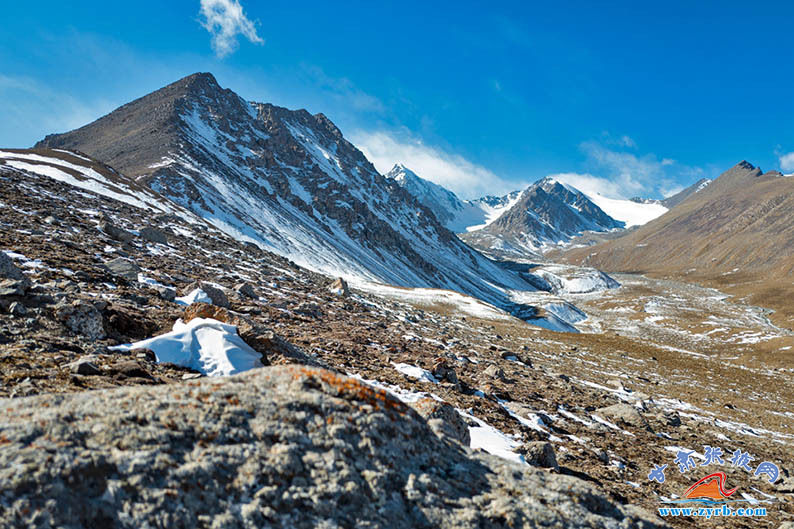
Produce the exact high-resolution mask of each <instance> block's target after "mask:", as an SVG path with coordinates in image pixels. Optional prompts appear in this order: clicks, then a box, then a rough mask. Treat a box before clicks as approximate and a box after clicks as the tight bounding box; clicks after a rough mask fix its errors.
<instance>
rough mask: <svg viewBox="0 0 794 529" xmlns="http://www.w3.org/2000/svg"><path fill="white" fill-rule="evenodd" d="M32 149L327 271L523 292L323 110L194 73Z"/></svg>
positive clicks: (490, 293)
mask: <svg viewBox="0 0 794 529" xmlns="http://www.w3.org/2000/svg"><path fill="white" fill-rule="evenodd" d="M37 147H50V148H65V149H73V150H79V151H83V152H85V153H87V154H89V155H91V156H93V157H94V158H97V159H99V160H101V161H103V162H105V163H107V164H109V165H111V166H113V167H115V168H116V169H118V170H119V171H121V172H122V173H124V174H126V175H127V176H129V177H132V178H134V179H135V180H136V181H138V182H140V183H144V184H146V185H148V186H149V187H150V188H151V189H153V190H155V191H158V192H160V193H161V194H162V195H164V196H166V197H168V198H170V199H171V200H174V201H175V202H177V203H178V204H180V205H182V206H184V207H186V208H188V209H190V210H191V211H193V212H194V213H196V214H197V215H199V216H201V217H203V218H205V219H207V220H208V221H210V222H211V223H213V224H214V225H215V226H217V227H219V228H220V229H222V230H224V231H225V232H227V233H229V234H232V235H234V236H235V237H237V238H239V239H242V240H248V241H251V242H254V243H256V244H259V245H261V246H263V247H264V248H267V249H270V250H272V251H275V252H276V253H279V254H281V255H284V256H286V257H288V258H290V259H292V260H294V261H295V262H297V263H298V264H301V265H304V266H307V267H309V268H312V269H314V270H318V271H322V272H325V273H329V274H335V275H348V276H352V277H359V278H363V279H370V280H379V281H386V282H389V283H393V284H397V285H411V286H432V287H441V288H451V289H455V290H459V291H462V292H466V293H469V294H472V295H475V296H477V297H480V298H482V299H486V300H488V301H492V302H500V301H502V300H501V298H500V296H501V294H499V293H498V290H497V289H495V288H494V287H493V286H492V284H496V285H504V286H509V287H511V288H519V289H521V288H528V285H527V284H526V283H525V282H523V280H521V279H520V278H519V277H518V276H517V275H514V274H512V273H509V272H506V271H504V270H502V269H500V268H499V267H498V266H496V265H495V264H494V263H492V262H490V261H489V260H487V259H485V258H483V257H482V256H480V255H479V254H478V253H477V252H474V251H473V250H471V249H470V248H469V247H467V246H466V245H465V244H463V243H462V242H461V241H460V240H458V239H457V237H455V236H454V234H453V233H451V232H450V231H448V230H447V229H446V228H444V226H442V225H441V224H440V223H439V222H438V220H436V218H435V217H434V215H432V214H431V213H430V211H429V210H427V209H426V208H425V207H424V206H422V205H421V204H420V203H419V202H417V200H416V199H415V198H414V197H413V196H411V195H410V194H409V193H407V192H406V191H404V190H403V189H401V188H400V187H399V186H398V185H397V184H395V183H394V181H392V180H390V179H386V178H384V177H383V176H381V175H380V174H378V172H377V171H376V170H375V168H374V167H373V166H372V164H371V163H370V162H369V161H368V160H367V159H366V158H365V157H364V155H363V154H362V153H361V152H360V151H359V150H358V149H356V148H355V146H353V145H352V144H351V143H350V142H348V141H347V140H346V139H345V138H344V137H343V136H342V133H341V132H340V131H339V129H338V128H336V126H335V125H334V124H333V123H332V122H331V121H330V120H328V118H326V117H325V116H324V115H322V114H315V115H312V114H309V113H308V112H306V111H305V110H297V111H292V110H288V109H285V108H281V107H277V106H273V105H270V104H265V103H249V102H246V101H245V100H243V99H242V98H240V97H239V96H237V95H236V94H235V93H234V92H232V91H231V90H228V89H222V88H221V87H220V86H218V84H217V82H216V81H215V79H214V77H213V76H212V75H211V74H206V73H203V74H194V75H191V76H189V77H186V78H184V79H181V80H179V81H177V82H175V83H173V84H171V85H168V86H166V87H164V88H162V89H160V90H158V91H156V92H153V93H151V94H149V95H146V96H144V97H142V98H140V99H137V100H135V101H133V102H131V103H128V104H126V105H124V106H122V107H120V108H119V109H117V110H115V111H114V112H112V113H111V114H109V115H107V116H104V117H103V118H100V119H99V120H97V121H95V122H93V123H91V124H89V125H86V126H84V127H82V128H80V129H78V130H75V131H72V132H69V133H66V134H57V135H51V136H47V137H46V138H45V139H44V140H43V141H41V142H39V144H37Z"/></svg>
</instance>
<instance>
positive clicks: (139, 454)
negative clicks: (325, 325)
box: [0, 366, 666, 529]
mask: <svg viewBox="0 0 794 529" xmlns="http://www.w3.org/2000/svg"><path fill="white" fill-rule="evenodd" d="M0 408H2V410H3V414H2V415H0V430H1V431H2V432H3V435H2V443H3V445H2V450H0V498H3V500H2V503H0V510H2V516H0V527H1V528H6V527H8V528H10V527H19V526H37V527H129V528H133V527H174V528H177V527H179V528H181V527H284V528H286V527H290V528H292V527H299V528H303V527H324V528H331V527H373V528H392V527H441V528H452V527H454V528H475V527H477V528H479V527H508V526H509V527H571V528H604V529H618V528H622V529H628V528H635V527H641V528H644V529H653V528H659V527H666V526H665V525H664V524H662V523H661V522H657V521H654V518H653V517H652V515H651V514H649V513H647V512H645V511H642V510H640V509H638V508H635V507H632V506H625V505H619V504H617V503H614V502H612V501H611V500H609V499H608V497H607V496H606V494H604V493H603V492H601V491H600V490H598V489H596V488H595V487H594V486H593V485H591V484H589V483H586V482H585V481H582V480H579V479H577V478H573V477H570V476H562V475H556V474H550V473H547V472H544V471H541V470H537V469H533V468H531V467H529V466H525V465H518V464H516V463H511V462H509V461H506V460H503V459H499V458H496V457H494V456H489V455H484V454H479V453H477V454H475V453H473V452H472V451H471V450H469V449H467V448H464V447H462V446H460V445H458V444H456V443H450V442H447V441H445V440H443V439H440V438H439V437H437V436H436V435H435V434H434V433H433V432H432V431H431V430H430V428H428V426H427V423H426V422H425V421H424V420H423V419H422V418H421V417H420V416H419V415H418V414H417V413H416V412H414V411H413V410H412V409H411V408H409V407H408V406H406V405H404V404H403V403H401V402H399V401H397V400H395V399H394V398H392V397H391V396H390V395H389V394H387V393H385V392H383V391H380V390H375V389H373V388H371V387H370V386H367V385H364V384H363V383H361V382H359V381H357V380H355V379H351V378H347V377H343V376H338V375H336V374H333V373H331V372H328V371H324V370H320V369H313V368H309V367H306V366H280V367H270V368H262V369H257V370H254V371H251V372H249V373H246V374H243V375H239V376H234V377H228V378H224V379H220V380H219V379H211V380H210V379H199V380H190V381H186V382H183V383H181V384H173V385H168V386H161V387H129V388H122V389H118V390H111V391H96V392H84V393H77V394H71V395H42V396H36V397H28V398H21V399H3V400H0ZM31 446H35V447H36V449H35V450H34V449H31V448H30V447H31Z"/></svg>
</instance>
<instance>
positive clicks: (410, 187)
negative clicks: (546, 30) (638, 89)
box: [0, 74, 794, 529]
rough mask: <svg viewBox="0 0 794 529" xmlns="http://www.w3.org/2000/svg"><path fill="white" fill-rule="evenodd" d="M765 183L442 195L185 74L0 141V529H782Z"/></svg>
mask: <svg viewBox="0 0 794 529" xmlns="http://www.w3.org/2000/svg"><path fill="white" fill-rule="evenodd" d="M427 176H430V175H427ZM792 182H794V179H790V178H785V177H783V176H782V175H780V174H773V173H762V172H761V170H760V169H758V168H755V167H754V166H752V165H750V164H749V163H747V162H742V163H740V164H738V165H737V166H736V167H734V168H733V169H731V170H730V171H728V172H726V173H724V174H723V175H722V176H720V177H719V178H717V179H715V180H714V181H712V182H708V181H705V180H703V181H699V182H696V183H695V184H693V185H692V186H690V187H688V188H687V189H684V190H683V191H682V192H681V193H679V194H678V195H675V196H673V197H670V198H669V199H667V200H665V201H656V202H654V201H642V200H636V201H631V200H617V199H610V198H606V197H601V196H591V195H588V194H585V193H582V192H580V191H578V190H577V189H575V188H574V187H571V186H569V185H567V184H563V183H562V182H560V181H558V180H556V179H554V178H544V179H541V180H539V181H537V182H535V183H534V184H532V185H531V186H529V187H528V188H526V189H523V190H518V191H515V192H513V193H510V194H508V195H505V196H501V197H484V198H480V199H476V200H461V199H459V198H458V197H457V196H456V195H455V194H454V193H452V192H451V191H448V190H447V189H445V188H443V187H441V186H439V185H437V184H434V183H433V182H431V181H430V180H425V179H424V178H422V177H420V176H419V175H417V174H416V173H414V172H413V171H411V170H410V169H409V168H408V167H406V166H405V165H402V164H401V163H397V164H396V165H395V166H394V168H393V169H392V170H391V171H390V172H388V173H387V174H385V175H381V174H379V173H378V171H377V170H376V169H375V167H374V166H373V165H372V164H371V163H370V161H369V160H367V158H366V157H365V156H364V155H363V154H362V152H361V151H359V150H358V149H357V148H356V147H355V146H354V145H353V144H352V143H350V142H348V141H347V140H346V139H345V138H344V136H343V135H342V132H341V131H340V130H339V129H338V128H337V127H336V126H335V125H334V124H333V123H332V122H331V121H330V120H329V119H328V118H327V117H326V116H324V115H323V114H310V113H309V112H307V111H305V110H296V111H295V110H288V109H285V108H281V107H277V106H274V105H271V104H267V103H250V102H247V101H245V100H243V99H242V98H240V97H239V96H237V95H236V94H235V93H234V92H232V91H231V90H228V89H223V88H221V87H220V86H219V85H218V84H217V82H216V81H215V78H214V77H213V76H212V75H211V74H194V75H191V76H188V77H186V78H184V79H181V80H179V81H177V82H175V83H173V84H170V85H168V86H166V87H164V88H162V89H160V90H157V91H155V92H153V93H151V94H148V95H146V96H144V97H142V98H140V99H137V100H135V101H133V102H131V103H128V104H126V105H124V106H122V107H120V108H118V109H116V110H115V111H113V112H111V113H110V114H108V115H107V116H104V117H102V118H100V119H99V120H97V121H95V122H93V123H91V124H88V125H86V126H84V127H81V128H79V129H77V130H74V131H71V132H67V133H64V134H54V135H49V136H47V137H46V138H45V139H43V140H42V141H41V142H39V143H38V144H37V145H36V146H35V147H34V148H31V149H2V150H0V207H2V211H3V215H2V219H0V225H2V231H0V309H2V310H0V397H3V399H2V404H3V409H5V410H6V414H5V415H4V417H3V418H0V527H15V526H41V527H44V526H47V525H48V524H49V526H69V525H70V524H71V525H75V526H124V527H135V526H145V525H146V524H149V525H151V526H165V525H174V526H179V527H182V526H184V527H216V526H217V527H225V526H228V527H236V526H241V527H243V526H244V527H254V526H261V527H264V526H273V527H356V526H371V527H393V526H395V525H400V524H402V525H405V526H415V527H472V528H473V527H536V526H549V527H554V526H556V527H592V528H601V527H607V528H616V529H617V528H630V527H641V528H647V529H652V528H656V527H659V528H661V527H669V526H675V527H686V528H690V527H692V528H693V527H701V526H702V525H701V524H699V523H698V519H697V518H685V517H681V518H675V519H673V518H667V519H664V520H663V519H662V518H660V517H659V516H658V515H657V514H656V513H657V512H658V510H657V509H658V508H659V506H660V502H664V501H668V502H669V501H674V500H675V499H676V498H680V496H681V493H682V492H683V491H684V490H686V488H687V487H688V486H689V485H691V482H692V481H693V480H692V479H691V478H693V477H694V472H692V473H691V474H686V473H684V472H679V471H678V469H677V468H676V465H675V463H673V460H674V457H675V456H676V453H677V452H678V451H680V450H682V449H690V450H694V451H696V452H695V453H696V456H695V457H696V458H697V459H698V464H700V461H701V459H704V458H703V456H701V454H700V450H701V449H702V448H703V447H704V446H708V447H716V446H722V447H723V448H724V449H725V450H726V459H727V453H728V450H731V451H732V450H734V449H740V450H744V451H746V452H748V453H750V454H753V455H754V457H755V458H756V461H755V462H754V463H753V468H755V465H756V464H757V463H760V462H761V461H771V462H775V463H776V464H777V465H778V466H779V467H780V477H779V479H778V480H776V481H775V482H774V483H769V482H768V480H767V479H765V476H764V475H760V476H758V475H753V474H752V473H748V472H745V471H744V470H742V469H741V468H738V467H736V466H725V467H724V468H723V470H725V472H727V475H728V480H729V483H730V486H731V487H739V490H740V491H741V494H742V498H743V500H742V501H745V502H747V503H748V505H753V506H765V507H768V516H767V518H766V519H765V520H764V521H765V522H768V523H769V524H771V525H769V526H770V527H777V526H778V525H779V524H781V523H785V522H787V521H791V520H794V466H792V463H791V462H790V461H789V458H790V453H791V446H792V444H794V422H793V421H792V419H794V415H793V414H792V412H791V411H790V410H791V409H792V406H794V397H793V396H792V394H791V392H790V391H789V389H788V388H790V387H791V385H792V384H793V383H794V367H792V361H793V360H794V332H792V330H791V328H790V327H791V325H790V320H791V319H792V318H794V313H792V312H791V309H790V305H789V304H788V303H787V300H786V299H784V297H785V296H788V295H789V293H794V291H792V290H791V289H790V281H789V279H790V275H791V272H792V262H791V251H790V249H791V248H794V240H791V235H792V233H794V224H792V222H791V218H790V215H787V214H786V213H787V212H788V211H791V207H790V206H791V204H790V200H791V197H792V196H794V194H792V193H791V186H792V185H794V183H792ZM748 190H749V192H748ZM751 292H752V295H751ZM772 309H774V310H772ZM251 367H254V369H250V368H251ZM219 374H221V375H224V376H216V375H219ZM227 375H228V376H227ZM769 403H775V406H770V404H769ZM682 447H683V448H682ZM665 464H667V465H669V469H668V470H667V480H666V481H665V482H664V483H658V482H654V481H652V480H651V479H650V478H649V473H650V472H651V470H652V469H654V467H656V466H657V465H665ZM697 477H700V476H699V475H698V476H697ZM197 483H200V484H201V486H197V485H196V484H197ZM158 524H159V525H158ZM668 524H669V525H668ZM756 525H757V520H754V519H752V518H747V519H743V518H736V519H731V523H730V527H746V528H750V527H755V526H756ZM725 527H727V525H726V526H725Z"/></svg>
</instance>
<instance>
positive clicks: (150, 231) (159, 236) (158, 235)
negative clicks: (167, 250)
mask: <svg viewBox="0 0 794 529" xmlns="http://www.w3.org/2000/svg"><path fill="white" fill-rule="evenodd" d="M141 239H144V240H146V241H149V242H156V243H160V244H168V236H167V235H166V234H165V232H162V231H160V230H158V229H156V228H152V227H148V226H147V227H146V228H143V229H142V230H141Z"/></svg>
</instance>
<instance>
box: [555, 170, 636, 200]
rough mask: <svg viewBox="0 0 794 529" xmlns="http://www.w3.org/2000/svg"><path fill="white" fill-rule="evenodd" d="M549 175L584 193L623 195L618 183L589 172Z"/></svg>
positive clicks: (614, 196) (606, 195) (613, 196)
mask: <svg viewBox="0 0 794 529" xmlns="http://www.w3.org/2000/svg"><path fill="white" fill-rule="evenodd" d="M549 176H550V177H551V178H554V179H555V180H557V181H558V182H560V183H563V184H568V185H571V186H573V187H575V188H576V189H578V190H579V191H581V192H582V193H584V194H586V195H601V196H605V197H607V198H617V197H622V196H623V192H622V190H621V187H620V185H619V184H617V183H615V182H613V181H612V180H609V179H608V178H602V177H600V176H593V175H591V174H590V173H557V174H551V175H549Z"/></svg>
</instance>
